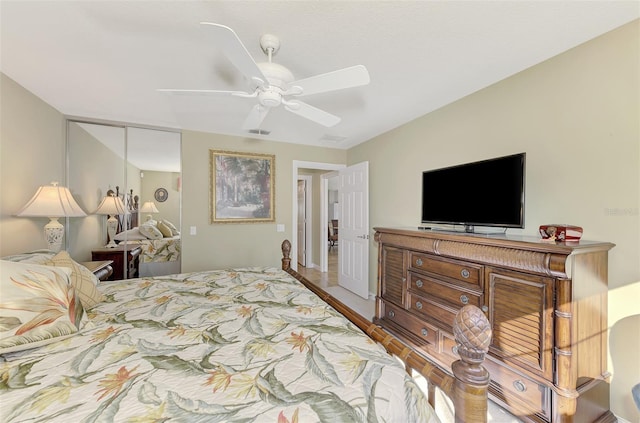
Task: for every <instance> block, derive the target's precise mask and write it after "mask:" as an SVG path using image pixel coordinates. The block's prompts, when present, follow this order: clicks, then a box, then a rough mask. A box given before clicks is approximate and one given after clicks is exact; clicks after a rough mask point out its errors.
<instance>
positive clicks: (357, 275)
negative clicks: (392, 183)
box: [338, 162, 369, 298]
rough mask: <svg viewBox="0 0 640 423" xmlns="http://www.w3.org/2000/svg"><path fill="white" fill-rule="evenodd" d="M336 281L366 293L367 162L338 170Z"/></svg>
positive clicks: (363, 293)
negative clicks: (338, 214) (338, 206)
mask: <svg viewBox="0 0 640 423" xmlns="http://www.w3.org/2000/svg"><path fill="white" fill-rule="evenodd" d="M339 172H340V182H339V184H338V197H339V201H338V203H339V204H340V219H339V220H338V237H339V241H338V242H339V244H340V246H339V248H338V285H340V286H342V287H344V288H346V289H348V290H349V291H351V292H353V293H355V294H358V295H359V296H361V297H363V298H368V297H369V162H362V163H358V164H355V165H353V166H349V167H347V168H345V169H341V170H340V171H339Z"/></svg>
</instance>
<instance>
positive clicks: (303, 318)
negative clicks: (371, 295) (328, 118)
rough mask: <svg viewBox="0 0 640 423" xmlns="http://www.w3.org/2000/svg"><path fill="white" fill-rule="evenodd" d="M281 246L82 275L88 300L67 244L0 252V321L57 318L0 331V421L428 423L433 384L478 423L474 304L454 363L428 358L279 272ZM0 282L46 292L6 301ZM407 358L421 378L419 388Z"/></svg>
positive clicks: (482, 348) (482, 341)
mask: <svg viewBox="0 0 640 423" xmlns="http://www.w3.org/2000/svg"><path fill="white" fill-rule="evenodd" d="M290 248H291V245H290V243H289V242H288V241H285V242H284V243H283V245H282V251H283V259H282V266H281V267H282V268H255V267H247V268H238V269H231V270H217V271H208V272H195V273H182V274H175V275H168V276H161V277H153V278H139V279H132V280H124V281H112V282H102V283H100V284H98V285H91V286H92V287H93V288H97V292H95V291H94V292H93V295H95V296H97V297H98V298H97V299H95V302H94V304H92V305H89V306H86V307H83V303H87V304H88V303H89V300H90V298H89V299H86V298H84V297H82V296H80V293H81V292H83V291H86V290H87V286H84V287H83V286H80V285H74V281H75V283H78V282H80V279H82V278H86V277H87V274H86V272H87V271H86V269H83V268H82V267H81V266H80V267H77V266H76V264H74V262H73V261H72V260H71V259H70V258H68V255H67V256H64V254H62V253H60V254H58V255H56V256H55V257H54V258H51V257H49V258H48V262H47V263H38V264H35V263H22V262H20V263H16V262H14V261H2V273H3V274H2V283H3V297H2V299H1V301H0V312H1V313H2V314H1V315H0V322H2V324H3V325H4V326H5V327H4V329H3V330H4V331H5V332H7V331H9V332H11V331H16V326H17V325H16V322H15V318H12V317H10V316H8V314H10V313H11V312H16V310H21V311H20V312H21V313H22V312H26V311H25V310H24V309H25V304H26V303H29V304H37V307H35V308H36V310H29V311H31V312H34V313H36V314H38V313H40V314H38V316H40V320H38V319H37V318H33V319H32V320H31V321H30V322H29V323H25V322H24V321H23V322H21V323H22V325H21V326H18V328H17V329H18V330H19V329H20V328H23V327H24V326H29V325H30V326H31V327H30V328H28V329H33V327H34V326H38V325H40V326H46V325H45V324H44V323H42V322H43V320H42V316H41V315H42V314H43V313H45V312H47V313H49V314H48V316H47V317H48V318H52V316H56V318H57V319H58V320H64V322H55V324H57V323H61V326H59V327H57V328H56V331H52V332H51V333H53V335H51V334H49V335H46V334H42V333H37V334H35V335H34V336H30V337H29V336H28V335H29V334H28V333H26V334H25V330H22V332H21V334H19V335H16V336H18V338H20V339H19V340H18V341H16V340H15V339H12V337H11V336H9V337H7V336H6V333H5V335H3V338H0V366H1V367H0V368H1V370H0V376H1V377H0V384H1V386H2V388H3V389H2V390H0V420H1V421H3V422H21V421H47V422H50V421H61V422H62V421H64V422H68V421H77V422H81V421H82V422H94V421H133V422H143V421H165V420H170V421H188V422H197V421H207V422H218V421H225V422H247V421H265V422H279V423H280V422H281V423H284V422H307V421H336V422H342V421H344V422H346V421H355V422H358V421H386V422H421V421H437V418H436V416H435V414H434V412H433V409H432V408H431V405H430V404H429V402H433V395H432V393H433V388H434V387H438V388H440V389H441V390H442V391H443V392H444V393H445V394H447V395H449V396H450V397H451V398H452V401H453V403H454V405H455V413H456V421H459V422H482V421H486V416H487V414H486V411H487V386H488V374H487V372H486V370H484V368H483V367H482V360H483V359H484V355H485V353H486V352H487V349H488V339H489V338H490V329H489V326H488V322H487V321H486V319H485V318H484V315H483V314H482V312H480V310H478V309H477V308H475V307H473V306H468V307H465V308H463V309H462V310H461V312H460V313H459V314H458V317H457V318H456V326H455V332H456V337H457V342H458V347H459V353H460V356H461V358H462V360H461V361H458V362H456V363H454V365H453V367H452V369H449V370H444V369H440V368H438V367H436V366H434V365H432V364H430V363H429V361H428V360H427V359H426V358H425V357H424V356H422V355H420V354H418V353H417V352H416V351H414V350H412V349H411V348H409V347H408V346H407V345H405V344H403V343H401V342H400V341H398V340H397V339H396V338H394V337H392V336H391V335H389V334H388V333H386V332H385V331H384V330H383V329H381V328H380V327H378V326H375V325H373V324H372V323H371V322H370V321H369V320H367V319H365V318H363V317H362V316H360V315H358V314H357V313H355V312H353V310H351V309H349V308H348V307H346V306H345V305H344V304H342V303H341V302H340V301H338V300H336V299H335V298H333V297H331V296H330V295H327V294H326V293H324V291H322V290H321V289H319V288H317V287H315V285H313V284H311V283H310V282H308V281H307V280H306V279H304V278H303V277H302V276H300V275H299V274H297V273H296V272H295V271H293V270H291V268H290V258H289V254H290ZM59 255H62V256H63V258H64V260H62V259H58V261H57V262H56V258H57V257H58V256H59ZM52 260H53V261H52ZM65 260H66V261H65ZM49 262H52V263H53V265H51V263H49ZM43 264H44V265H43ZM65 266H69V267H65ZM49 273H50V275H49V276H48V277H45V274H49ZM65 275H66V279H65ZM34 281H35V282H34ZM85 282H86V281H85ZM7 284H9V285H11V286H12V287H13V289H14V290H15V289H18V288H19V290H22V291H20V292H21V293H23V294H24V295H27V296H28V295H31V296H32V297H34V298H36V297H40V298H41V297H43V296H44V297H46V298H48V300H49V301H48V302H47V301H44V300H41V301H33V300H31V301H26V300H25V298H22V303H21V302H20V301H10V298H8V297H11V295H10V294H12V293H11V292H9V291H8V290H7V289H6V288H5V287H6V286H8V285H7ZM37 286H39V287H40V288H38V289H36V287H37ZM69 286H74V289H71V288H68V287H69ZM91 286H89V288H91ZM42 287H46V289H45V288H42ZM83 294H84V296H85V297H86V296H87V295H88V294H87V292H83ZM24 295H23V296H24ZM82 298H84V299H82ZM41 299H42V298H41ZM81 299H82V301H81ZM32 308H33V307H32ZM84 308H86V309H87V310H86V311H84V310H83V309H84ZM43 310H44V311H43ZM54 312H55V313H54ZM52 313H53V314H52ZM56 313H57V314H56ZM45 320H46V319H45ZM34 321H37V322H38V324H34V323H33V322H34ZM8 328H9V329H8ZM74 328H75V330H74ZM36 329H38V328H36ZM36 329H33V330H36ZM26 332H28V330H27V331H26ZM25 337H28V339H23V338H25ZM13 338H15V336H14V337H13ZM29 342H33V343H32V344H31V345H30V344H29ZM21 343H22V344H21ZM401 361H402V362H404V364H405V366H403V365H402V364H401ZM412 369H414V370H415V371H417V372H419V373H420V374H422V375H424V376H425V377H426V378H427V379H428V380H429V381H430V389H429V394H428V395H426V396H425V395H423V393H422V391H421V390H420V389H419V387H418V386H417V384H416V383H415V381H414V380H413V378H412V377H411V374H412ZM452 374H453V375H452Z"/></svg>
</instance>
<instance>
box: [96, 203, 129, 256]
mask: <svg viewBox="0 0 640 423" xmlns="http://www.w3.org/2000/svg"><path fill="white" fill-rule="evenodd" d="M127 213H128V212H127V210H126V209H125V207H124V203H123V202H122V200H121V199H120V197H118V196H115V195H107V196H105V197H104V198H103V199H102V201H101V202H100V205H99V206H98V209H97V210H96V214H106V215H109V219H107V236H108V237H109V242H108V243H107V245H105V247H107V248H115V247H116V241H115V235H116V231H117V230H118V219H116V217H115V216H116V215H118V214H127Z"/></svg>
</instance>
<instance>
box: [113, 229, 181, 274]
mask: <svg viewBox="0 0 640 423" xmlns="http://www.w3.org/2000/svg"><path fill="white" fill-rule="evenodd" d="M115 241H116V242H117V243H119V244H127V245H130V244H135V245H139V246H140V247H141V249H142V252H141V253H140V256H139V263H140V264H139V269H138V272H139V273H138V274H139V276H140V277H152V276H163V275H172V274H176V273H180V271H181V257H180V256H181V252H182V247H181V242H180V232H179V231H178V230H177V228H176V227H175V226H174V225H173V224H172V223H171V222H169V221H167V220H164V219H161V220H147V221H145V222H144V223H142V224H141V225H139V226H136V227H134V228H132V229H129V230H125V231H121V232H119V233H118V234H116V236H115Z"/></svg>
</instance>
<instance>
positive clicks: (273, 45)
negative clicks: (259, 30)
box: [260, 34, 280, 61]
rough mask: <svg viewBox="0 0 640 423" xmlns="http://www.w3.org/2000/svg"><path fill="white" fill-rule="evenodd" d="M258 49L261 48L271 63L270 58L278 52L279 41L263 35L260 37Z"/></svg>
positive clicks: (276, 38) (270, 35)
mask: <svg viewBox="0 0 640 423" xmlns="http://www.w3.org/2000/svg"><path fill="white" fill-rule="evenodd" d="M260 47H262V51H263V52H264V54H266V55H267V56H269V61H271V56H275V55H276V53H277V52H278V50H280V39H279V38H278V37H276V36H275V35H272V34H264V35H263V36H262V37H260Z"/></svg>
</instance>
